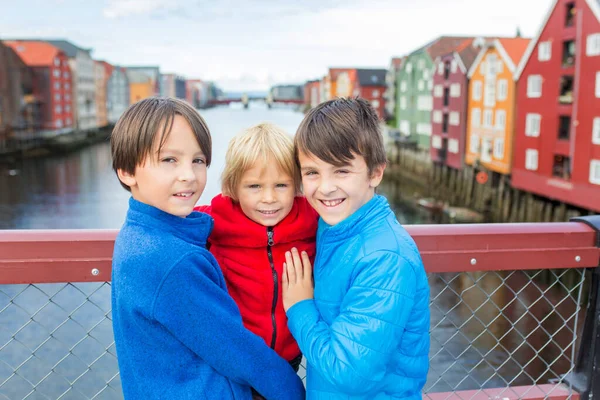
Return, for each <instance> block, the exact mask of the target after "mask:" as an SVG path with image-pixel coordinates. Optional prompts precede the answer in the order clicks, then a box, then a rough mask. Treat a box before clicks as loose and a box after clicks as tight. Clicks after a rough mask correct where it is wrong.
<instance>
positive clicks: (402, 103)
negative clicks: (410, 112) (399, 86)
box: [400, 97, 406, 110]
mask: <svg viewBox="0 0 600 400" xmlns="http://www.w3.org/2000/svg"><path fill="white" fill-rule="evenodd" d="M400 109H401V110H406V97H400Z"/></svg>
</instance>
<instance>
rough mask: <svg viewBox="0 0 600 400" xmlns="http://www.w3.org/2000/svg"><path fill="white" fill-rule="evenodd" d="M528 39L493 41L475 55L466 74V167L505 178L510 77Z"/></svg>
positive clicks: (509, 161) (509, 152)
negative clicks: (467, 96)
mask: <svg viewBox="0 0 600 400" xmlns="http://www.w3.org/2000/svg"><path fill="white" fill-rule="evenodd" d="M529 42H530V40H529V39H524V38H509V39H495V40H493V41H490V42H488V43H487V44H486V45H485V47H484V48H483V49H481V51H480V52H479V54H478V56H477V59H476V60H475V62H474V63H473V65H472V66H471V69H470V71H469V79H470V89H469V100H468V112H469V118H468V121H467V134H466V142H465V146H466V156H465V162H466V163H467V164H469V165H473V164H477V165H480V166H483V167H484V168H486V169H487V170H490V171H494V172H497V173H499V174H503V175H508V174H510V172H511V164H512V153H513V136H514V121H515V94H516V85H515V82H514V74H515V72H516V68H517V65H518V63H519V62H520V61H521V58H522V57H523V55H524V54H525V51H526V49H527V46H528V44H529Z"/></svg>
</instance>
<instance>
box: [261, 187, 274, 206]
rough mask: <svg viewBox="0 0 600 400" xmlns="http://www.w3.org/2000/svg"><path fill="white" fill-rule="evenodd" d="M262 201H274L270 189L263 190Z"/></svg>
mask: <svg viewBox="0 0 600 400" xmlns="http://www.w3.org/2000/svg"><path fill="white" fill-rule="evenodd" d="M263 201H264V202H265V203H272V202H273V201H275V196H274V194H273V190H272V189H265V190H263Z"/></svg>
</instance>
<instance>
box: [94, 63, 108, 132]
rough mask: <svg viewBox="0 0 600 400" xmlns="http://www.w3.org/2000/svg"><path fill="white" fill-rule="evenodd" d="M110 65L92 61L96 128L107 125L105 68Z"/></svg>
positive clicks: (106, 74) (106, 72) (106, 80)
mask: <svg viewBox="0 0 600 400" xmlns="http://www.w3.org/2000/svg"><path fill="white" fill-rule="evenodd" d="M106 66H109V67H110V64H108V63H107V62H104V61H94V81H95V84H96V120H97V122H96V124H97V126H98V127H104V126H106V125H108V113H107V110H106V98H107V96H106V89H107V83H108V79H107V77H108V74H109V73H110V71H107V67H106Z"/></svg>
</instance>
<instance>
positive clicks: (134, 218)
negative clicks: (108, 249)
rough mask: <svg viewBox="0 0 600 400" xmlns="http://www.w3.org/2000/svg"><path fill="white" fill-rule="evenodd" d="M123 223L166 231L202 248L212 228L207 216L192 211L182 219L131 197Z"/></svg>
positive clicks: (209, 218)
mask: <svg viewBox="0 0 600 400" xmlns="http://www.w3.org/2000/svg"><path fill="white" fill-rule="evenodd" d="M125 221H126V223H133V224H138V225H143V226H147V227H149V228H152V229H157V230H161V231H168V232H169V233H171V234H173V235H175V236H177V237H178V238H180V239H183V240H185V241H186V242H189V243H192V244H195V245H202V246H205V245H206V240H207V238H208V235H210V232H211V231H212V228H213V219H212V218H211V217H210V216H209V215H207V214H204V213H200V212H196V211H194V212H192V213H191V214H190V215H188V216H187V217H186V218H182V217H178V216H176V215H172V214H169V213H166V212H164V211H162V210H159V209H158V208H156V207H154V206H151V205H148V204H146V203H142V202H140V201H138V200H136V199H134V198H133V197H131V198H129V210H128V211H127V217H126V220H125Z"/></svg>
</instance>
